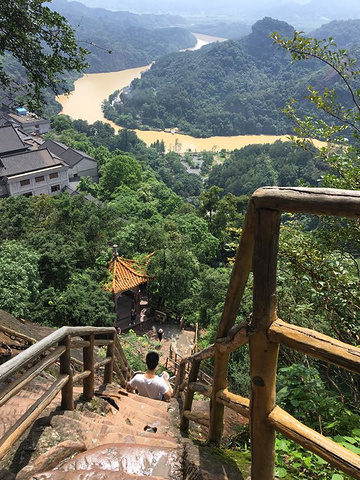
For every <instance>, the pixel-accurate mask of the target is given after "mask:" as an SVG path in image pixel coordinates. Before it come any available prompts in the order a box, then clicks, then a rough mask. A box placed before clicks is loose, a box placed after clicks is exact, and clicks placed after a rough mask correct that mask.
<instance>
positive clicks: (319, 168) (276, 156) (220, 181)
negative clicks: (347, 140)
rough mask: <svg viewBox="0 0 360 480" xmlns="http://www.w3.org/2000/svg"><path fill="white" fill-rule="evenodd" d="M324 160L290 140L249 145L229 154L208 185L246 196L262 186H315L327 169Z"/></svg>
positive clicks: (216, 167)
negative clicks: (295, 146)
mask: <svg viewBox="0 0 360 480" xmlns="http://www.w3.org/2000/svg"><path fill="white" fill-rule="evenodd" d="M326 170H327V168H326V165H325V163H324V162H323V161H322V160H320V159H318V158H317V157H316V156H314V152H312V153H311V152H307V151H303V150H300V149H295V148H294V146H293V145H292V144H291V143H290V142H287V143H282V142H281V141H277V142H275V143H274V144H272V145H270V144H268V145H249V146H247V147H244V148H242V149H240V150H235V151H233V152H231V153H230V156H229V158H228V159H227V160H226V161H225V162H224V163H222V164H219V165H215V166H214V167H213V168H212V169H211V171H210V174H209V178H208V180H207V182H208V185H210V186H211V185H217V186H218V187H221V188H222V189H223V190H224V193H233V194H234V195H238V196H239V195H246V194H248V193H249V192H253V191H255V190H256V188H258V187H259V186H261V185H277V186H279V187H289V186H295V185H298V184H299V183H300V182H301V183H305V184H307V185H312V186H316V185H318V184H319V182H320V180H321V177H322V175H324V173H325V172H326Z"/></svg>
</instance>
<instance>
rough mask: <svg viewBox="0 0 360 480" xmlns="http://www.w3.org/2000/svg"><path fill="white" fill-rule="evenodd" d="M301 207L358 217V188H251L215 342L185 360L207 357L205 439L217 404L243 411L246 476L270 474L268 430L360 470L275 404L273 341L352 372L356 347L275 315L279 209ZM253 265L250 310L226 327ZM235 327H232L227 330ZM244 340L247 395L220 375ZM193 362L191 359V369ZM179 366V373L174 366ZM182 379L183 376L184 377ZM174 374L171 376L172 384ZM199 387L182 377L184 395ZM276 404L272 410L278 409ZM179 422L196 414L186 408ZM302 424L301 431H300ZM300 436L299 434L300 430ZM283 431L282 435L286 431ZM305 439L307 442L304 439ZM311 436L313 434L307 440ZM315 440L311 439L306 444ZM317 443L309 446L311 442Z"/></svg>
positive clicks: (218, 430)
mask: <svg viewBox="0 0 360 480" xmlns="http://www.w3.org/2000/svg"><path fill="white" fill-rule="evenodd" d="M283 212H289V213H305V214H314V215H332V216H342V217H347V218H360V192H359V191H349V190H336V189H320V188H317V189H313V188H277V187H264V188H261V189H258V190H257V191H256V192H255V193H254V194H253V195H252V197H251V200H250V203H249V208H248V211H247V214H246V218H245V224H244V228H243V231H242V235H241V239H240V244H239V248H238V251H237V254H236V258H235V263H234V267H233V271H232V275H231V278H230V283H229V287H228V292H227V296H226V300H225V304H224V309H223V313H222V317H221V321H220V324H219V327H218V331H217V337H216V342H215V344H214V345H211V346H210V347H208V348H207V349H206V351H202V352H198V353H197V354H196V356H195V355H192V356H190V357H187V358H186V359H183V361H182V365H185V363H192V362H194V361H195V362H200V361H201V360H203V359H205V358H209V357H210V356H213V357H214V361H215V373H214V383H213V387H212V389H211V398H212V402H210V406H211V408H210V424H209V441H210V442H211V443H215V444H220V440H221V435H222V423H223V408H224V406H227V407H229V408H232V409H233V410H235V411H239V412H240V413H242V414H243V415H244V416H247V417H249V418H250V431H251V435H252V439H251V444H252V468H251V478H252V480H271V479H273V476H274V447H275V430H278V431H281V432H283V433H284V434H285V435H288V436H289V435H292V434H289V433H288V432H289V431H290V430H291V431H292V430H294V431H297V433H296V434H295V433H294V434H293V435H292V436H291V438H292V439H293V440H295V441H297V442H298V443H300V444H302V445H303V446H305V448H309V450H311V451H315V452H316V453H317V454H319V455H320V456H321V457H322V458H324V459H325V460H327V461H329V462H330V463H331V464H332V465H335V466H336V467H337V468H340V469H342V470H343V471H345V472H346V473H349V474H350V475H352V476H354V477H355V478H360V474H359V462H360V459H359V457H358V456H356V455H355V454H353V453H351V452H348V451H347V450H346V449H344V448H343V447H339V449H338V446H335V447H334V445H336V444H334V442H331V441H329V440H327V439H326V442H325V443H324V437H322V436H320V435H319V434H317V433H316V432H313V431H312V430H311V429H308V427H305V426H303V425H302V424H300V422H297V421H296V420H295V419H293V418H292V417H291V416H289V415H288V414H286V412H284V413H281V412H283V411H282V410H281V409H279V407H277V406H276V405H275V382H276V368H277V356H278V347H279V345H286V346H288V347H290V348H294V349H296V350H298V351H300V352H303V353H305V354H307V355H312V356H314V357H316V358H320V359H322V360H324V361H326V362H329V363H333V364H335V365H338V366H340V367H342V368H345V369H347V370H349V371H352V372H356V373H360V350H359V348H357V347H353V346H351V345H347V344H345V343H343V342H339V341H338V340H335V339H332V338H331V337H328V336H326V335H322V334H320V333H318V332H315V331H312V330H309V329H304V328H302V327H298V326H295V325H290V324H287V323H286V322H283V321H282V320H280V319H278V318H277V316H276V263H277V249H278V246H277V243H278V236H279V226H280V214H281V213H283ZM252 269H253V273H254V299H253V314H252V318H251V321H250V322H249V324H248V325H241V326H239V327H236V328H235V327H234V328H233V325H234V322H235V319H236V316H237V313H238V310H239V306H240V301H241V299H242V296H243V292H244V289H245V285H246V282H247V279H248V276H249V273H250V271H251V270H252ZM234 332H235V333H234ZM248 341H249V343H250V358H251V362H250V363H251V372H250V378H251V389H252V393H251V398H250V401H249V400H247V399H244V398H243V397H239V396H237V395H234V394H232V393H230V392H228V390H227V385H226V382H227V380H226V377H227V366H228V360H229V354H230V353H231V352H233V351H235V350H236V349H237V348H238V347H240V346H242V345H244V344H245V343H247V342H248ZM199 368H200V365H197V369H199ZM179 374H181V375H184V370H183V369H181V372H179ZM189 380H190V379H189ZM179 384H180V378H179V379H178V376H177V378H176V385H177V386H178V388H177V391H178V390H179V389H180V387H179ZM189 391H191V392H194V391H202V393H204V394H206V393H210V389H207V388H206V387H204V386H203V385H201V384H199V383H198V382H197V381H196V379H195V378H194V377H192V378H191V382H190V384H188V392H187V393H186V397H185V398H190V397H189V395H190V396H191V395H192V394H193V393H189ZM279 412H280V413H279ZM183 418H184V419H185V420H182V425H183V426H184V425H186V423H188V421H189V419H191V420H193V421H197V416H196V415H192V414H191V412H190V411H189V410H186V414H185V415H184V417H183ZM304 429H305V430H306V431H307V434H306V435H307V437H306V435H305V434H303V433H304ZM305 437H306V438H307V439H306V440H305V441H303V440H302V438H305ZM289 438H290V437H289ZM309 438H310V439H312V440H311V442H312V443H311V442H310V443H308V439H309ZM314 439H315V440H314ZM314 445H315V446H314ZM316 445H317V446H316ZM344 450H345V451H344Z"/></svg>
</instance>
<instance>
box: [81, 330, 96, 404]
mask: <svg viewBox="0 0 360 480" xmlns="http://www.w3.org/2000/svg"><path fill="white" fill-rule="evenodd" d="M84 339H85V340H88V341H89V342H90V345H89V346H88V347H85V348H83V360H84V371H85V370H88V371H90V375H89V376H88V377H86V378H85V379H84V384H83V395H84V398H85V399H86V400H91V399H92V398H93V396H94V385H95V378H94V377H95V375H94V334H93V333H92V334H91V335H89V336H88V337H85V338H84Z"/></svg>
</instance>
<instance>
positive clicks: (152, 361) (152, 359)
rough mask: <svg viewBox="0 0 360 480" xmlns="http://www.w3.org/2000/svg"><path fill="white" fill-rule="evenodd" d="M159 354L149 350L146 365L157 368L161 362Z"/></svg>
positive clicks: (153, 368)
mask: <svg viewBox="0 0 360 480" xmlns="http://www.w3.org/2000/svg"><path fill="white" fill-rule="evenodd" d="M159 358H160V357H159V354H158V353H157V352H149V353H148V354H147V355H146V360H145V361H146V365H147V368H148V369H149V370H155V368H156V367H157V366H158V363H159Z"/></svg>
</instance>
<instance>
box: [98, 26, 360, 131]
mask: <svg viewBox="0 0 360 480" xmlns="http://www.w3.org/2000/svg"><path fill="white" fill-rule="evenodd" d="M359 25H360V20H353V21H349V23H347V22H335V23H334V24H332V30H333V33H332V35H333V36H334V37H335V39H336V41H337V42H338V43H339V45H340V46H342V47H343V46H352V48H354V49H355V47H354V45H356V43H357V42H359V40H360V39H359V34H358V33H357V34H355V35H354V36H352V37H351V38H349V36H348V34H347V27H349V30H351V31H355V29H356V27H357V29H358V32H359V31H360V29H359ZM274 31H278V32H279V33H280V34H282V35H285V36H287V37H290V38H291V37H292V36H293V33H294V28H293V27H291V26H290V25H288V24H287V23H285V22H280V21H278V20H274V19H271V18H264V19H263V20H259V21H258V22H256V23H255V24H254V25H253V27H252V33H251V34H250V35H248V36H246V37H244V38H242V39H240V40H231V41H227V42H221V43H215V44H210V45H207V46H205V47H203V48H201V49H200V50H198V51H195V52H182V53H174V54H172V55H168V56H166V57H162V58H161V59H159V60H158V61H157V62H156V63H155V64H154V65H153V66H152V67H151V69H150V70H148V71H147V72H145V73H144V74H143V75H142V77H141V79H135V80H134V81H133V82H132V85H131V92H130V93H126V95H122V97H121V100H122V102H121V103H115V104H113V105H112V104H111V103H110V102H105V104H104V108H103V110H104V114H105V116H106V118H109V119H110V120H113V121H114V122H115V123H118V124H119V125H122V126H125V127H128V128H134V127H139V128H146V126H149V127H151V128H159V129H164V128H174V127H178V128H179V129H180V131H182V132H184V133H188V134H190V135H193V136H202V137H208V136H212V135H239V134H287V133H289V132H290V131H291V128H292V124H291V123H290V122H289V120H288V119H287V118H286V116H284V115H283V112H282V109H283V108H284V107H285V105H286V102H287V101H288V100H289V99H290V98H292V97H294V98H296V99H298V101H299V106H298V109H299V112H300V113H302V114H303V113H305V112H307V113H309V112H311V111H312V110H311V108H310V106H309V104H308V102H307V101H306V100H305V98H304V97H305V96H306V95H307V85H309V84H310V85H312V86H313V88H314V89H321V88H323V87H324V86H329V87H330V86H332V85H333V84H336V85H337V94H338V95H339V97H340V98H341V99H342V102H343V103H345V105H346V104H349V97H348V96H347V94H346V92H345V91H344V90H343V84H342V83H339V82H337V81H338V80H339V78H338V77H337V76H336V75H335V72H333V71H332V70H331V69H330V67H328V66H325V65H323V64H320V63H318V62H315V61H309V62H304V63H301V64H296V63H295V64H290V62H289V58H288V55H287V54H286V52H284V51H283V50H281V49H279V48H278V47H277V46H276V45H274V43H273V40H272V39H271V38H269V35H270V34H271V33H272V32H274ZM321 31H322V32H324V33H327V32H328V31H329V30H328V29H326V28H325V27H323V28H322V30H321ZM350 40H351V43H349V42H350ZM354 51H355V50H354ZM336 82H337V83H336ZM317 113H319V112H317ZM139 119H140V120H139Z"/></svg>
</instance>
